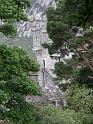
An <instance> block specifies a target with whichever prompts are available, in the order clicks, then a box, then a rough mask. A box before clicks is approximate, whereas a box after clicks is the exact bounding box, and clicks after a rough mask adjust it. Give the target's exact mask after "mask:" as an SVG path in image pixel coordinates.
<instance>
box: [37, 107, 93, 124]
mask: <svg viewBox="0 0 93 124" xmlns="http://www.w3.org/2000/svg"><path fill="white" fill-rule="evenodd" d="M37 113H38V115H39V116H40V118H41V123H40V124H51V123H52V124H92V122H93V118H92V117H93V115H87V114H85V113H80V112H75V111H74V110H71V109H63V108H62V109H61V108H60V107H56V106H52V105H48V106H40V105H39V107H37ZM40 118H39V120H40Z"/></svg>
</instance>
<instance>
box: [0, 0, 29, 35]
mask: <svg viewBox="0 0 93 124" xmlns="http://www.w3.org/2000/svg"><path fill="white" fill-rule="evenodd" d="M29 6H30V2H29V1H28V0H0V20H1V24H0V32H2V33H4V34H5V35H6V36H15V35H16V33H17V30H16V27H15V25H16V22H18V21H20V20H24V21H27V16H26V15H25V13H24V10H25V9H26V8H27V7H29Z"/></svg>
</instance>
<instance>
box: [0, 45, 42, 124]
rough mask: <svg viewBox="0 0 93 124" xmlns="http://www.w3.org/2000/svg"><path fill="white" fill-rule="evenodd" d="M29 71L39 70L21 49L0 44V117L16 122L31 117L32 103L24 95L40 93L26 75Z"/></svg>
mask: <svg viewBox="0 0 93 124" xmlns="http://www.w3.org/2000/svg"><path fill="white" fill-rule="evenodd" d="M29 71H31V72H37V71H39V65H38V64H37V63H36V62H35V61H34V60H33V59H31V58H29V57H28V55H27V53H26V52H25V51H24V50H23V49H21V48H18V47H13V48H10V47H7V46H5V45H1V46H0V119H3V120H4V119H8V120H10V121H13V122H15V123H16V124H18V123H20V124H24V123H26V119H27V122H28V121H29V120H31V119H32V114H31V113H32V111H31V108H32V105H31V104H28V103H27V102H26V99H25V97H26V96H27V95H40V94H41V93H40V89H39V86H38V84H37V83H36V82H35V81H34V80H32V79H31V77H29V76H28V75H29ZM22 119H23V120H22ZM28 123H29V122H28Z"/></svg>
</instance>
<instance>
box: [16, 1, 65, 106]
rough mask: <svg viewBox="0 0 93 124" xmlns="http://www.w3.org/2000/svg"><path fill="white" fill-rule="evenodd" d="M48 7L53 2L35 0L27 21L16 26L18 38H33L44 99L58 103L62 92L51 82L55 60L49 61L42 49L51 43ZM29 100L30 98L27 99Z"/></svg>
mask: <svg viewBox="0 0 93 124" xmlns="http://www.w3.org/2000/svg"><path fill="white" fill-rule="evenodd" d="M49 6H55V0H36V1H35V3H34V4H33V6H32V7H31V8H30V9H29V10H28V11H27V12H26V14H27V16H28V18H29V21H28V22H20V23H19V24H18V34H19V36H20V37H29V38H30V37H32V38H33V48H32V49H33V52H34V53H35V56H36V58H37V62H38V63H39V64H40V72H39V75H38V82H39V85H40V87H41V89H42V91H43V92H44V99H45V98H47V99H48V100H49V101H56V105H57V101H60V98H61V97H62V96H63V92H62V91H60V89H59V87H58V86H56V82H55V81H54V80H53V79H54V78H55V75H54V74H53V73H52V71H51V70H53V69H54V64H55V62H56V61H55V60H53V59H51V57H50V55H49V54H48V50H47V49H44V48H43V47H42V44H43V43H51V42H52V41H51V39H50V38H49V37H48V34H47V31H46V26H47V17H46V15H45V11H46V9H47V8H48V7H49ZM28 99H29V100H31V97H30V96H29V98H28ZM36 99H37V98H36Z"/></svg>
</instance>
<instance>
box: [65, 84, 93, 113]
mask: <svg viewBox="0 0 93 124" xmlns="http://www.w3.org/2000/svg"><path fill="white" fill-rule="evenodd" d="M65 98H66V100H67V104H68V107H69V108H70V109H73V110H75V111H76V112H82V113H87V114H89V113H90V114H91V113H92V112H93V111H92V110H93V100H92V90H91V89H88V88H86V87H85V86H81V87H79V86H78V85H77V84H76V85H71V86H69V87H68V89H67V91H66V97H65Z"/></svg>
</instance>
